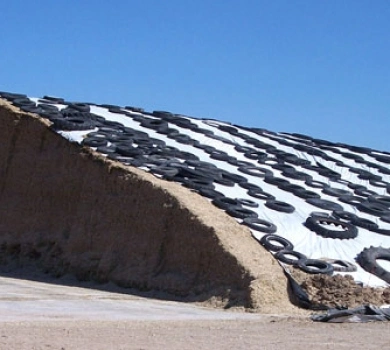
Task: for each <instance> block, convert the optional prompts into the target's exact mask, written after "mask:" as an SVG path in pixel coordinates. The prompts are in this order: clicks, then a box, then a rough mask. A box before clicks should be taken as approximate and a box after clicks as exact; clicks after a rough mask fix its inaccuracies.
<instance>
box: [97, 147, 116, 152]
mask: <svg viewBox="0 0 390 350" xmlns="http://www.w3.org/2000/svg"><path fill="white" fill-rule="evenodd" d="M96 151H97V152H99V153H103V154H111V153H116V146H114V145H111V146H103V147H98V148H96Z"/></svg>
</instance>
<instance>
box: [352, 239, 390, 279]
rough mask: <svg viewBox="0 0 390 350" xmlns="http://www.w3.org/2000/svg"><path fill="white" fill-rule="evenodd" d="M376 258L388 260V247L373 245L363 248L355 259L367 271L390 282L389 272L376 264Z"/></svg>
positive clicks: (389, 251)
mask: <svg viewBox="0 0 390 350" xmlns="http://www.w3.org/2000/svg"><path fill="white" fill-rule="evenodd" d="M378 259H381V260H387V261H390V249H389V248H383V247H373V246H371V247H370V248H364V249H363V251H362V252H361V253H360V254H359V255H358V256H357V258H356V261H357V263H358V264H359V265H360V266H361V267H362V268H363V269H364V270H366V271H367V272H369V273H372V274H373V275H375V276H377V277H379V278H380V279H382V280H384V281H385V282H387V283H390V272H389V271H387V270H386V269H385V268H383V267H382V266H380V265H379V264H378V262H377V260H378Z"/></svg>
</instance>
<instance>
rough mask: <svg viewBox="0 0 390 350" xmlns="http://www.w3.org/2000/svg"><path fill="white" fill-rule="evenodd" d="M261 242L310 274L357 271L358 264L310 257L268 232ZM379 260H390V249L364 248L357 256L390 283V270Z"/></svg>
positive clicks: (287, 261) (276, 255) (285, 261)
mask: <svg viewBox="0 0 390 350" xmlns="http://www.w3.org/2000/svg"><path fill="white" fill-rule="evenodd" d="M260 244H261V245H263V246H264V247H265V248H266V249H267V250H268V251H270V252H271V253H273V255H274V257H275V258H276V259H278V260H279V261H280V262H282V263H283V264H287V265H292V266H295V267H297V268H299V269H301V270H302V271H304V272H306V273H309V274H327V275H331V274H333V272H350V273H351V272H356V270H357V266H356V265H355V264H354V263H352V262H349V261H346V260H340V259H308V258H307V257H306V256H305V255H304V254H302V253H300V252H297V251H295V250H294V249H293V248H294V246H293V244H292V243H291V242H290V241H288V240H287V239H285V238H283V237H280V236H277V235H273V234H266V235H264V236H263V237H262V238H261V239H260ZM378 260H387V261H390V249H389V248H383V247H373V246H371V247H369V248H365V249H363V251H362V252H360V253H359V254H358V255H357V257H356V262H357V263H358V264H359V265H360V266H361V267H362V268H363V269H364V270H365V271H367V272H368V273H371V274H373V275H375V276H377V277H379V278H380V279H382V280H384V281H385V282H387V283H390V272H389V271H388V270H386V269H385V268H384V267H383V266H381V265H380V264H379V263H378Z"/></svg>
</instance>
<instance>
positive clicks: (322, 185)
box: [305, 180, 329, 189]
mask: <svg viewBox="0 0 390 350" xmlns="http://www.w3.org/2000/svg"><path fill="white" fill-rule="evenodd" d="M305 184H306V185H307V186H309V187H313V188H321V189H324V188H328V187H329V185H328V184H326V183H325V182H321V181H317V180H307V181H305Z"/></svg>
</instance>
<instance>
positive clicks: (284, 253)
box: [274, 250, 307, 266]
mask: <svg viewBox="0 0 390 350" xmlns="http://www.w3.org/2000/svg"><path fill="white" fill-rule="evenodd" d="M289 255H290V256H294V257H295V259H291V258H289V257H288V256H289ZM274 257H275V258H276V259H278V260H279V261H281V262H282V263H285V264H288V265H293V266H297V265H298V264H299V263H300V262H303V261H305V260H307V257H306V255H304V254H302V253H299V252H296V251H295V250H279V251H278V252H276V253H275V255H274Z"/></svg>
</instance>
